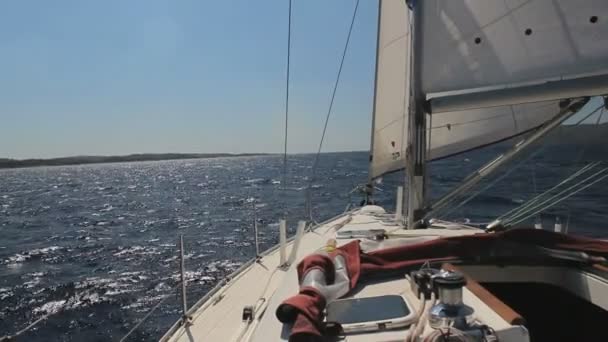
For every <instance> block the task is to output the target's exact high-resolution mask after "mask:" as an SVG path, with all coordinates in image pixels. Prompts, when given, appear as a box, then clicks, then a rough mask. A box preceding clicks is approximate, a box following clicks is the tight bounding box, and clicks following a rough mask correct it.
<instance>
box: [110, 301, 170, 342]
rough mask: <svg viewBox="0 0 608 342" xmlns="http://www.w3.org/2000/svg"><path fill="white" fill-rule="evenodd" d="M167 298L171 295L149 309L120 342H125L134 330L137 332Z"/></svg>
mask: <svg viewBox="0 0 608 342" xmlns="http://www.w3.org/2000/svg"><path fill="white" fill-rule="evenodd" d="M169 297H172V295H165V296H164V298H163V299H161V300H160V301H159V302H158V303H157V304H156V305H154V307H153V308H152V309H150V311H148V313H147V314H146V315H145V316H144V318H142V319H141V320H140V321H139V322H137V324H135V326H134V327H133V328H131V330H129V332H128V333H127V334H126V335H125V336H123V337H122V338H121V339H120V342H124V341H126V340H127V337H129V336H130V335H131V334H132V333H133V332H134V331H135V330H137V328H139V326H141V325H142V324H143V323H144V322H145V321H146V320H147V319H148V318H149V317H150V315H152V313H154V311H156V309H158V308H159V307H160V305H161V304H162V303H164V302H165V300H167V298H169Z"/></svg>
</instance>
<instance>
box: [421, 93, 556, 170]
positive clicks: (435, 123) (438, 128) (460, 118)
mask: <svg viewBox="0 0 608 342" xmlns="http://www.w3.org/2000/svg"><path fill="white" fill-rule="evenodd" d="M558 112H559V104H558V103H557V102H555V101H547V102H537V103H527V104H521V105H513V106H502V107H493V108H484V109H475V110H468V111H459V112H447V113H439V114H433V115H429V116H428V119H427V127H432V128H431V129H430V133H427V137H428V144H427V145H428V146H430V148H429V153H428V154H427V159H428V160H435V159H441V158H446V157H449V156H451V155H454V154H458V153H462V152H465V151H469V150H472V149H475V148H478V147H481V146H486V145H490V144H493V143H496V142H498V141H502V140H506V139H509V138H511V137H514V136H517V135H520V134H522V133H525V132H528V131H530V130H531V129H534V128H536V127H538V126H540V125H542V124H543V123H545V122H546V121H548V120H550V119H551V118H553V117H554V116H555V115H556V114H557V113H558Z"/></svg>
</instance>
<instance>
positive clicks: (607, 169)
mask: <svg viewBox="0 0 608 342" xmlns="http://www.w3.org/2000/svg"><path fill="white" fill-rule="evenodd" d="M605 171H608V167H605V168H603V169H601V170H600V171H597V172H595V173H594V174H592V175H591V176H588V177H587V178H585V179H583V180H582V181H580V182H578V183H576V184H574V185H572V186H570V187H568V188H566V189H564V190H562V191H560V192H559V193H557V194H555V195H553V196H551V197H549V198H548V199H546V200H544V201H542V202H540V203H538V204H536V205H534V206H533V207H532V208H529V209H528V210H526V211H524V212H521V213H519V214H517V215H514V216H512V217H509V218H507V219H506V220H505V225H506V224H511V222H513V221H514V220H516V219H519V218H520V217H521V216H523V215H527V214H528V213H530V212H533V214H536V213H538V212H540V211H538V210H537V209H538V208H539V207H540V206H542V205H544V204H546V203H547V202H550V201H552V200H553V199H555V198H557V197H559V196H561V195H563V194H565V193H567V192H568V191H570V190H573V189H575V188H576V187H577V186H580V185H582V184H583V183H585V182H587V181H588V180H591V179H593V178H595V177H599V176H600V175H601V174H602V173H605ZM579 191H580V188H579V189H577V190H575V191H574V192H573V193H571V194H569V195H566V197H564V198H561V199H558V200H557V201H556V202H554V203H553V204H552V205H549V206H548V207H551V206H553V205H555V204H557V203H559V202H561V201H562V200H563V199H565V198H568V197H570V196H571V195H572V194H574V193H577V192H579ZM546 208H547V207H545V208H544V209H546ZM544 209H542V210H544ZM542 210H541V211H542ZM534 211H535V212H534ZM528 217H529V216H528ZM519 222H521V221H517V223H519Z"/></svg>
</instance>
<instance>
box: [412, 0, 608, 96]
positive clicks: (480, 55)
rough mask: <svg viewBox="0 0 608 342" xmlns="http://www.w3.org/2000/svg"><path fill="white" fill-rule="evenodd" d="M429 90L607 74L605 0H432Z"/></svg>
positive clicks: (425, 32)
mask: <svg viewBox="0 0 608 342" xmlns="http://www.w3.org/2000/svg"><path fill="white" fill-rule="evenodd" d="M416 4H417V5H418V6H422V8H421V13H422V20H421V21H422V59H421V61H420V65H421V67H422V79H421V85H420V86H421V87H422V91H423V92H424V93H425V94H432V93H438V92H446V91H455V90H464V89H474V88H481V87H496V86H504V85H513V84H522V83H526V84H529V83H538V82H544V81H548V80H560V79H565V78H574V77H579V76H589V75H597V74H606V72H607V71H608V25H606V22H607V21H606V20H607V19H608V18H607V17H606V15H607V14H608V1H606V0H576V1H573V0H508V1H505V0H466V1H465V0H450V1H445V0H425V1H417V2H416Z"/></svg>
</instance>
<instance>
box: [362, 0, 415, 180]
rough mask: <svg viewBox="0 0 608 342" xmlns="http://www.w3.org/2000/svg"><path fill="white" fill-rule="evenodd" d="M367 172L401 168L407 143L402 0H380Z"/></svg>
mask: <svg viewBox="0 0 608 342" xmlns="http://www.w3.org/2000/svg"><path fill="white" fill-rule="evenodd" d="M378 10H379V12H380V13H379V14H378V20H379V22H378V42H377V44H378V47H377V52H376V53H377V55H376V58H377V60H376V87H375V94H374V118H373V123H372V127H373V132H372V148H371V159H372V160H371V163H370V172H369V175H370V177H371V178H376V177H379V176H381V175H383V174H385V173H388V172H392V171H395V170H399V169H402V168H403V165H404V164H405V148H406V145H407V124H408V119H407V117H408V115H407V111H408V108H409V92H410V90H409V84H410V77H409V68H410V27H409V26H410V21H409V10H408V8H407V5H406V4H405V1H380V6H379V9H378Z"/></svg>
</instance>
